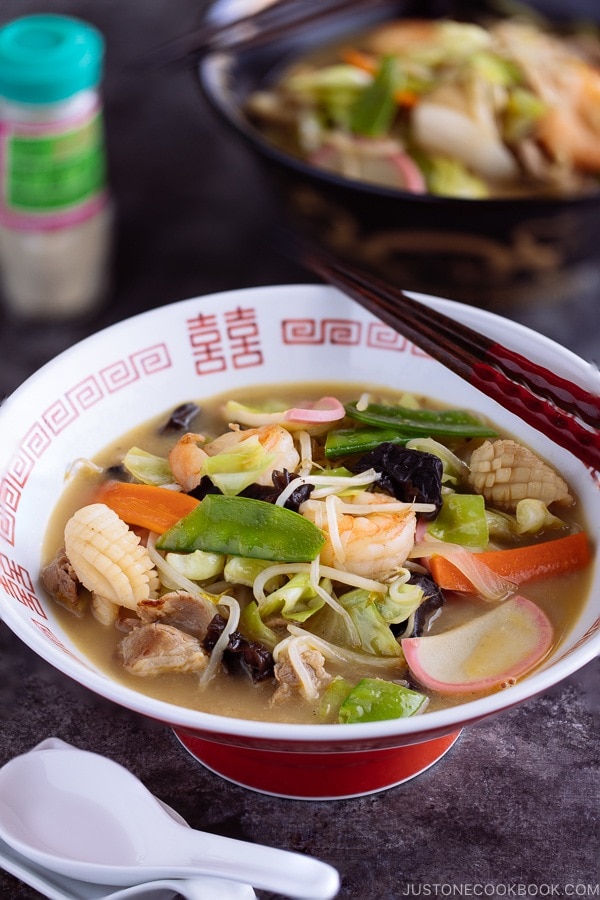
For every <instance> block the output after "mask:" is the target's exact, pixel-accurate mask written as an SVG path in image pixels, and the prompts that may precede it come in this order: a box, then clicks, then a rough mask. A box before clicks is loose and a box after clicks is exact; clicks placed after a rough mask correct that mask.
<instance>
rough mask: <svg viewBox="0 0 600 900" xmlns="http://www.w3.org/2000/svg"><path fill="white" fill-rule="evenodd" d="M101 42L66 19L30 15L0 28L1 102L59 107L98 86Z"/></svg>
mask: <svg viewBox="0 0 600 900" xmlns="http://www.w3.org/2000/svg"><path fill="white" fill-rule="evenodd" d="M103 56H104V39H103V37H102V35H101V34H100V32H99V31H98V30H97V29H96V28H94V27H93V26H92V25H89V24H87V23H86V22H82V21H81V20H80V19H75V18H71V17H69V16H55V15H33V16H24V17H23V18H21V19H15V20H13V21H12V22H9V23H8V24H7V25H5V26H3V27H2V28H0V96H2V97H4V98H6V99H7V100H14V101H17V102H19V103H31V104H38V103H39V104H46V103H58V102H60V101H61V100H66V99H67V98H68V97H71V96H73V94H77V93H79V91H82V90H85V89H86V88H93V87H95V86H96V85H98V84H99V82H100V79H101V76H102V61H103Z"/></svg>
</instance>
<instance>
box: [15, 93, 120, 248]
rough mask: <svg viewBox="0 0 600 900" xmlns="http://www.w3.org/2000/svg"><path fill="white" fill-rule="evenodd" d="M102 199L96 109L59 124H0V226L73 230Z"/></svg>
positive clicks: (101, 146)
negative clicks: (72, 226)
mask: <svg viewBox="0 0 600 900" xmlns="http://www.w3.org/2000/svg"><path fill="white" fill-rule="evenodd" d="M107 200H108V197H107V190H106V158H105V150H104V131H103V121H102V110H101V108H100V105H99V104H96V105H95V106H92V108H90V109H88V110H86V111H85V112H84V113H81V114H79V115H74V116H72V117H71V118H69V119H62V120H60V121H51V122H40V121H37V122H23V121H11V119H10V118H5V119H3V121H2V122H1V123H0V225H4V226H6V227H8V228H14V229H19V230H23V231H41V230H42V231H44V230H52V229H55V228H64V227H68V226H70V225H77V224H79V223H81V222H84V221H86V220H87V219H89V218H91V217H92V216H94V215H96V213H98V212H99V210H100V209H102V207H104V206H105V205H106V203H107Z"/></svg>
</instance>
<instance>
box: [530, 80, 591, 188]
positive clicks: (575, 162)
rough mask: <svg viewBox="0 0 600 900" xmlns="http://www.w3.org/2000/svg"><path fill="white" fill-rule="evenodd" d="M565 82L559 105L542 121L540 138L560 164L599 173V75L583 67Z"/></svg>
mask: <svg viewBox="0 0 600 900" xmlns="http://www.w3.org/2000/svg"><path fill="white" fill-rule="evenodd" d="M571 75H572V77H571V78H570V79H568V81H567V80H565V83H564V85H563V87H564V93H563V96H562V98H561V102H560V105H558V106H556V107H554V109H552V110H551V111H550V112H549V113H548V114H547V115H546V116H544V118H543V119H542V120H541V121H540V122H539V124H538V128H537V137H538V140H539V141H540V143H541V144H543V146H544V147H545V148H546V150H547V151H548V153H550V154H551V155H552V156H553V157H554V158H555V159H556V161H557V162H559V163H568V164H570V165H572V166H574V167H575V168H579V169H582V170H583V171H586V172H598V170H600V114H599V113H598V110H599V108H600V72H598V71H596V70H595V69H592V68H591V67H590V66H585V65H584V64H580V65H577V66H573V67H572V68H571Z"/></svg>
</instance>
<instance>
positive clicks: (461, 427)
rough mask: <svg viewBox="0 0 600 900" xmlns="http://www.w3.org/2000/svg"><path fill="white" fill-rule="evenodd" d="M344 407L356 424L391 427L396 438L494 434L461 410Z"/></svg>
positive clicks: (354, 404) (493, 435) (348, 404)
mask: <svg viewBox="0 0 600 900" xmlns="http://www.w3.org/2000/svg"><path fill="white" fill-rule="evenodd" d="M345 408H346V415H347V416H349V417H350V418H351V419H355V420H356V421H357V422H364V423H365V424H367V425H375V426H376V427H378V428H382V429H383V428H387V429H390V428H392V429H395V431H396V433H397V434H398V435H403V436H405V437H417V436H419V435H424V434H426V435H430V436H433V435H437V436H439V437H454V438H469V437H495V436H496V435H497V431H495V430H494V429H493V428H491V427H490V426H489V425H487V424H486V423H485V422H482V421H481V419H478V418H477V417H476V416H474V415H473V414H472V413H470V412H467V411H466V410H463V409H443V410H432V409H408V408H406V407H403V406H386V405H383V404H380V403H369V405H368V406H367V407H366V408H365V409H358V407H357V403H356V402H353V403H347V404H346V407H345Z"/></svg>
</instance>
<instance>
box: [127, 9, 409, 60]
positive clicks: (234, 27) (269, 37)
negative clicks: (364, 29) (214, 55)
mask: <svg viewBox="0 0 600 900" xmlns="http://www.w3.org/2000/svg"><path fill="white" fill-rule="evenodd" d="M251 5H254V6H255V8H256V9H255V11H254V12H251V13H249V14H248V15H244V16H240V17H239V18H236V19H232V20H229V21H216V20H214V21H211V20H207V21H205V22H203V23H202V24H201V25H200V26H199V27H198V28H195V29H194V30H192V31H190V32H188V33H186V34H184V35H181V36H180V37H177V38H174V39H173V40H171V41H168V42H166V43H165V44H161V45H160V46H158V47H156V48H154V49H153V50H151V51H150V52H149V53H148V54H146V55H145V57H144V59H143V62H144V64H145V65H146V66H148V67H149V68H162V67H164V66H168V65H171V64H173V63H183V64H185V63H194V62H196V61H198V60H199V59H200V58H201V57H202V56H203V55H204V54H205V53H207V52H209V51H214V50H234V49H236V50H242V49H243V50H248V49H251V48H253V47H259V46H261V45H264V44H267V43H270V42H272V41H276V40H280V39H284V38H288V37H292V36H294V35H298V34H301V33H302V31H304V30H305V29H309V31H308V33H309V34H310V29H311V28H313V27H314V26H316V25H319V24H321V23H326V22H329V21H334V20H335V19H336V18H338V19H339V20H340V22H342V21H343V19H344V18H348V17H349V16H350V15H352V14H354V13H357V12H365V11H367V10H368V11H369V13H371V12H372V11H374V10H377V9H378V8H379V7H381V8H383V7H390V6H391V2H390V0H368V2H365V0H253V2H252V0H251Z"/></svg>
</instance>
